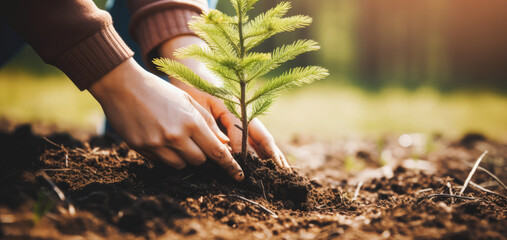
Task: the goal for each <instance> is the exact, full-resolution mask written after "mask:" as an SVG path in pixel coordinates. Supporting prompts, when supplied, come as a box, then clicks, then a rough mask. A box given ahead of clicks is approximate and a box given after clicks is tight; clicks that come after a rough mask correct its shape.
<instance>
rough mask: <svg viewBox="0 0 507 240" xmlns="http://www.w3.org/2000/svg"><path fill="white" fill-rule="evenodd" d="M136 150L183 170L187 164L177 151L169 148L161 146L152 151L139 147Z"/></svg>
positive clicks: (145, 155)
mask: <svg viewBox="0 0 507 240" xmlns="http://www.w3.org/2000/svg"><path fill="white" fill-rule="evenodd" d="M136 151H137V152H139V153H140V154H141V155H143V156H144V157H147V158H149V159H152V160H154V159H157V160H160V161H162V162H164V163H166V164H167V165H169V166H171V167H173V168H176V169H178V170H181V169H183V168H185V167H186V166H187V164H186V163H185V161H183V159H181V157H180V156H178V154H177V153H176V152H174V151H173V150H171V149H168V148H164V147H160V148H156V149H153V150H150V151H148V150H144V149H139V150H136Z"/></svg>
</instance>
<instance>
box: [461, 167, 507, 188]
mask: <svg viewBox="0 0 507 240" xmlns="http://www.w3.org/2000/svg"><path fill="white" fill-rule="evenodd" d="M467 165H471V164H467ZM477 169H479V170H481V171H483V172H485V173H486V174H488V175H489V176H490V177H492V178H493V179H494V180H495V181H496V182H498V183H499V184H500V185H501V186H502V187H503V189H505V190H507V186H505V184H504V183H503V182H502V180H500V178H498V177H497V176H495V174H493V173H492V172H490V171H489V170H488V169H486V168H483V167H481V166H479V167H477Z"/></svg>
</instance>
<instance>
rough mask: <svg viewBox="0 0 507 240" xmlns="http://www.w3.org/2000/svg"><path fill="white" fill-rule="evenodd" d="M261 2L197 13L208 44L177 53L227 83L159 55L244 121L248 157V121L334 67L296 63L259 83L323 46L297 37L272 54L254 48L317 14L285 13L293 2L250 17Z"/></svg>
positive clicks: (245, 0)
mask: <svg viewBox="0 0 507 240" xmlns="http://www.w3.org/2000/svg"><path fill="white" fill-rule="evenodd" d="M257 1H258V0H231V3H232V5H233V6H234V9H235V10H236V16H228V15H226V14H224V13H222V12H220V11H218V10H214V9H210V10H208V11H206V12H205V13H203V14H202V15H201V16H200V17H196V18H195V19H194V20H192V21H191V22H190V23H189V27H190V29H192V30H193V31H195V33H196V34H197V35H198V36H199V37H200V38H202V39H203V40H204V41H206V43H207V44H208V46H207V47H204V46H199V45H189V46H186V47H183V48H180V49H178V50H177V51H176V53H175V56H176V57H177V58H180V59H184V58H194V59H198V60H200V61H202V62H203V63H205V64H206V66H207V67H208V68H209V69H210V70H211V71H212V72H213V73H214V74H215V75H216V76H218V77H219V78H220V79H221V80H222V85H221V86H215V85H213V84H211V83H209V82H207V81H206V80H204V79H202V78H201V77H199V76H198V75H197V74H195V73H194V72H193V71H192V70H190V69H189V68H188V67H186V66H185V65H183V64H181V63H179V62H177V61H174V60H170V59H165V58H159V59H154V60H153V63H154V64H155V65H157V68H158V69H159V70H161V71H162V72H165V73H166V74H168V75H169V76H171V77H174V78H177V79H180V80H181V81H183V82H186V83H187V84H190V85H192V86H194V87H195V88H197V89H200V90H201V91H204V92H207V93H209V94H211V95H213V96H215V97H217V98H220V99H222V100H223V101H224V103H225V105H226V106H227V108H228V110H229V111H230V112H231V113H233V114H234V115H235V116H236V117H238V118H239V119H240V120H241V123H242V126H241V130H242V145H241V146H242V152H241V158H242V159H246V157H247V140H248V123H249V122H250V121H251V120H252V119H254V118H255V117H258V116H260V115H263V114H265V113H266V111H267V110H268V109H269V107H270V106H271V105H272V104H273V101H274V99H275V97H277V95H278V94H279V93H280V92H282V91H283V90H286V89H289V88H292V87H296V86H301V85H303V84H305V83H312V82H314V81H316V80H320V79H322V78H324V77H326V76H327V75H328V71H327V70H326V69H324V68H322V67H319V66H307V67H296V68H293V69H290V70H288V71H287V72H285V73H283V74H281V75H280V76H277V77H274V78H272V79H269V80H267V82H265V83H264V84H263V85H261V86H258V87H257V86H256V80H257V79H258V78H260V77H262V76H264V75H265V74H267V73H268V72H270V71H271V70H274V69H276V68H277V67H278V66H280V64H282V63H284V62H286V61H288V60H292V59H294V58H295V57H296V56H298V55H300V54H302V53H305V52H309V51H315V50H318V49H319V48H320V47H319V46H318V44H317V42H315V41H313V40H297V41H295V42H294V43H292V44H289V45H284V46H281V47H278V48H275V49H274V50H273V51H272V52H271V53H261V52H253V51H251V50H252V49H253V48H254V47H256V46H258V45H259V44H261V43H262V42H263V41H265V40H266V39H268V38H270V37H272V36H273V35H275V34H277V33H281V32H288V31H293V30H295V29H298V28H303V27H306V26H308V25H309V24H310V23H311V22H312V18H310V17H308V16H304V15H296V16H291V17H284V15H285V14H286V13H287V11H288V10H289V9H290V7H291V6H290V3H289V2H281V3H279V4H278V5H277V6H276V7H274V8H272V9H270V10H268V11H266V12H264V13H262V14H260V15H258V16H257V17H255V18H253V19H252V20H250V19H249V17H248V15H247V12H248V11H249V10H251V9H252V6H253V5H254V4H255V3H256V2H257Z"/></svg>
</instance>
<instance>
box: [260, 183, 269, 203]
mask: <svg viewBox="0 0 507 240" xmlns="http://www.w3.org/2000/svg"><path fill="white" fill-rule="evenodd" d="M261 188H262V195H264V199H266V201H267V200H268V198H267V197H266V191H264V184H262V180H261Z"/></svg>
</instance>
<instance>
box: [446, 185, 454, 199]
mask: <svg viewBox="0 0 507 240" xmlns="http://www.w3.org/2000/svg"><path fill="white" fill-rule="evenodd" d="M446 185H447V187H448V188H449V194H451V195H454V193H453V192H452V186H451V183H450V182H447V184H446ZM451 203H454V198H451Z"/></svg>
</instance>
